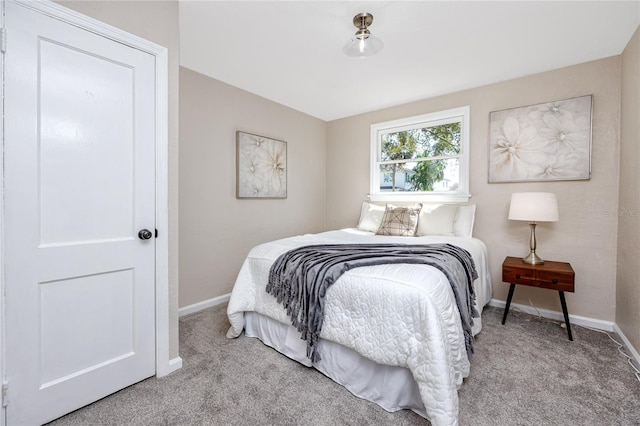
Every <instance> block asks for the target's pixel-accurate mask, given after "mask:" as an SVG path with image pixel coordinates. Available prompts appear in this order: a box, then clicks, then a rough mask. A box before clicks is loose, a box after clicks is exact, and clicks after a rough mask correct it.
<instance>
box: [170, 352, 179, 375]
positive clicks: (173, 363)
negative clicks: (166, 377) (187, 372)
mask: <svg viewBox="0 0 640 426" xmlns="http://www.w3.org/2000/svg"><path fill="white" fill-rule="evenodd" d="M181 368H182V358H180V357H179V356H177V357H175V358H173V359H171V360H169V370H168V372H167V374H171V373H173V372H174V371H176V370H180V369H181Z"/></svg>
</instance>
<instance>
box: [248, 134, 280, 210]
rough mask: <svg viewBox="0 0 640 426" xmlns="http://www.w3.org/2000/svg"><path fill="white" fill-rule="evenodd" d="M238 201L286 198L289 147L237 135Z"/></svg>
mask: <svg viewBox="0 0 640 426" xmlns="http://www.w3.org/2000/svg"><path fill="white" fill-rule="evenodd" d="M236 198H287V143H286V142H283V141H279V140H276V139H270V138H266V137H264V136H258V135H253V134H251V133H245V132H240V131H238V132H236Z"/></svg>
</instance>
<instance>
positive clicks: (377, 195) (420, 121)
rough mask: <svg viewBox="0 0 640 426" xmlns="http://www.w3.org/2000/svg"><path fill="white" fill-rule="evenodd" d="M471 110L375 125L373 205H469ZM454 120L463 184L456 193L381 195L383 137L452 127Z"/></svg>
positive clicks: (454, 109)
mask: <svg viewBox="0 0 640 426" xmlns="http://www.w3.org/2000/svg"><path fill="white" fill-rule="evenodd" d="M469 116H470V108H469V106H464V107H459V108H452V109H448V110H445V111H438V112H433V113H430V114H423V115H416V116H414V117H407V118H401V119H398V120H392V121H385V122H384V123H376V124H372V125H371V162H370V165H369V169H370V181H369V185H370V189H369V199H370V200H371V201H385V202H387V201H400V202H404V201H426V202H452V203H463V202H467V201H469V198H470V197H471V195H470V194H469ZM452 119H459V120H455V121H460V132H461V135H460V156H459V157H458V158H459V160H460V163H459V167H460V182H459V183H458V190H457V191H455V192H453V191H452V192H430V191H422V192H417V191H416V192H408V191H402V192H382V191H380V156H381V146H382V134H383V133H389V131H391V130H393V131H398V132H400V131H403V130H408V129H413V128H423V127H432V126H436V125H438V124H444V123H450V122H452Z"/></svg>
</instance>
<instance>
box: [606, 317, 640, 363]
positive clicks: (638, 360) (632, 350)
mask: <svg viewBox="0 0 640 426" xmlns="http://www.w3.org/2000/svg"><path fill="white" fill-rule="evenodd" d="M613 331H615V332H616V333H617V334H618V336H620V338H621V339H622V343H624V346H625V347H626V349H627V352H629V355H631V358H633V360H634V361H635V362H636V366H638V367H640V355H639V354H638V351H636V350H635V348H634V347H633V345H632V344H631V342H630V341H629V339H627V336H625V335H624V333H623V332H622V330H620V327H618V324H613Z"/></svg>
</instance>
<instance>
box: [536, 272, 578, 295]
mask: <svg viewBox="0 0 640 426" xmlns="http://www.w3.org/2000/svg"><path fill="white" fill-rule="evenodd" d="M536 281H537V282H538V287H543V288H548V289H551V290H560V291H569V292H573V282H574V274H573V273H562V272H559V271H540V270H538V271H536Z"/></svg>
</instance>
